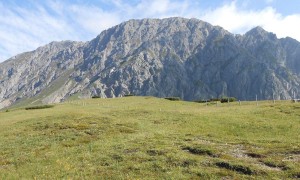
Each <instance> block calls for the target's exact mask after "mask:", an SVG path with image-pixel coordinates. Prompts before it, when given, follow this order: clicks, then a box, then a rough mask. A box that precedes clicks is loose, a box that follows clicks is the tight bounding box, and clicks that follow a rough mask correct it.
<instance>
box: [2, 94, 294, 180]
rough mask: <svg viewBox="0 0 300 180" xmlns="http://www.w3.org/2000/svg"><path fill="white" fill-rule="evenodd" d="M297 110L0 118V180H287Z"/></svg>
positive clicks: (263, 107) (230, 107) (127, 106)
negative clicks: (222, 178) (225, 179)
mask: <svg viewBox="0 0 300 180" xmlns="http://www.w3.org/2000/svg"><path fill="white" fill-rule="evenodd" d="M299 129H300V103H291V102H290V101H276V103H275V104H273V102H271V101H264V102H259V105H258V106H256V103H255V102H242V104H241V105H239V103H238V102H233V103H229V104H227V103H225V104H221V103H219V104H218V105H216V104H208V105H206V103H205V104H200V103H193V102H184V101H169V100H165V99H159V98H153V97H126V98H115V99H88V100H76V101H70V102H66V103H61V104H56V105H55V106H54V107H53V108H47V109H36V110H32V111H26V110H25V109H24V108H19V109H9V111H8V112H5V111H3V112H0V178H1V179H33V178H37V179H62V178H63V179H82V178H85V179H99V178H104V179H220V178H221V177H226V178H229V179H272V178H274V179H289V178H296V177H299V176H300V152H299V149H300V145H299V144H300V143H299V142H300V133H299Z"/></svg>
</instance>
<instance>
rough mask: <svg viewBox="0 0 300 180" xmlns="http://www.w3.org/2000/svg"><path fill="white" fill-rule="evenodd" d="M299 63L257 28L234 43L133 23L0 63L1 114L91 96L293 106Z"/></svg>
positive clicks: (299, 47)
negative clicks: (286, 102) (282, 102)
mask: <svg viewBox="0 0 300 180" xmlns="http://www.w3.org/2000/svg"><path fill="white" fill-rule="evenodd" d="M299 63H300V43H299V42H297V41H296V40H293V39H291V38H285V39H277V37H276V35H274V34H272V33H269V32H266V31H265V30H263V29H262V28H260V27H257V28H254V29H252V30H251V31H249V32H248V33H246V34H245V35H234V34H231V33H230V32H228V31H226V30H224V29H223V28H221V27H218V26H212V25H210V24H209V23H206V22H203V21H200V20H197V19H184V18H167V19H142V20H130V21H127V22H124V23H121V24H119V25H117V26H115V27H112V28H110V29H108V30H105V31H103V32H102V33H101V34H100V35H99V36H97V37H96V38H95V39H93V40H91V41H89V42H86V43H82V42H71V41H64V42H53V43H50V44H49V45H46V46H44V47H40V48H38V49H37V50H35V51H32V52H27V53H23V54H20V55H17V56H15V57H13V58H11V59H9V60H8V61H6V62H3V63H1V64H0V108H3V107H5V106H9V105H11V104H18V103H19V104H20V103H21V104H22V103H23V104H26V103H52V102H60V101H63V100H65V99H68V98H70V97H72V98H74V97H75V98H78V97H79V98H84V97H91V96H93V95H97V96H101V97H118V96H123V95H125V94H136V95H153V96H157V97H165V96H179V97H181V98H182V99H185V100H196V99H207V98H212V97H220V96H235V97H237V98H238V99H242V100H245V99H247V100H251V99H255V96H256V95H257V96H258V98H259V99H271V98H273V97H274V98H275V99H290V98H294V97H296V98H297V97H298V96H299V95H298V94H299V92H300V66H299V65H300V64H299Z"/></svg>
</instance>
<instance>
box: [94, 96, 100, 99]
mask: <svg viewBox="0 0 300 180" xmlns="http://www.w3.org/2000/svg"><path fill="white" fill-rule="evenodd" d="M92 98H93V99H96V98H101V97H100V96H92Z"/></svg>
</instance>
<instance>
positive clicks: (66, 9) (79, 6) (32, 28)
mask: <svg viewBox="0 0 300 180" xmlns="http://www.w3.org/2000/svg"><path fill="white" fill-rule="evenodd" d="M299 7H300V0H131V1H129V0H127V1H125V0H0V62H1V61H3V60H6V59H8V58H10V57H12V56H14V55H16V54H19V53H22V52H25V51H31V50H34V49H36V48H37V47H39V46H42V45H45V44H47V43H49V42H51V41H61V40H76V41H88V40H91V39H92V38H94V37H96V36H97V35H98V34H100V33H101V31H103V30H104V29H107V28H110V27H112V26H114V25H117V24H119V23H121V22H123V21H126V20H129V19H141V18H166V17H174V16H180V17H186V18H197V19H201V20H204V21H207V22H209V23H211V24H213V25H219V26H222V27H224V28H225V29H227V30H228V31H230V32H232V33H235V34H244V33H245V32H247V31H248V30H250V29H251V28H253V27H256V26H262V27H263V28H264V29H266V30H267V31H270V32H274V33H275V34H277V36H278V37H279V38H281V37H286V36H290V37H292V38H295V39H297V40H298V41H300V9H299Z"/></svg>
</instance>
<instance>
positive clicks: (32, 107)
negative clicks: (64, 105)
mask: <svg viewBox="0 0 300 180" xmlns="http://www.w3.org/2000/svg"><path fill="white" fill-rule="evenodd" d="M52 107H54V105H41V106H31V107H26V108H25V110H33V109H46V108H52Z"/></svg>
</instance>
